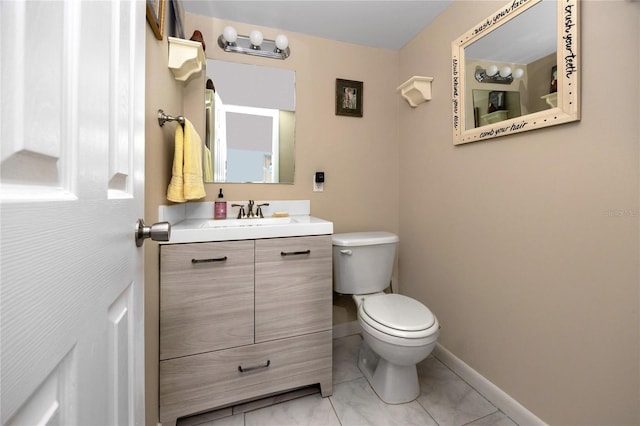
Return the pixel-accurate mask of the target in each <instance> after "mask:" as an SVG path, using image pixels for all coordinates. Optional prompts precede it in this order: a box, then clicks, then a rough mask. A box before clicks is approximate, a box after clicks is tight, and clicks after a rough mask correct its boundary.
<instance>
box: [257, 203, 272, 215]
mask: <svg viewBox="0 0 640 426" xmlns="http://www.w3.org/2000/svg"><path fill="white" fill-rule="evenodd" d="M268 205H269V203H262V204H258V210H256V216H258V217H264V215H263V214H262V206H268Z"/></svg>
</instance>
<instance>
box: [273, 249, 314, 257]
mask: <svg viewBox="0 0 640 426" xmlns="http://www.w3.org/2000/svg"><path fill="white" fill-rule="evenodd" d="M303 254H311V250H305V251H281V252H280V256H300V255H303Z"/></svg>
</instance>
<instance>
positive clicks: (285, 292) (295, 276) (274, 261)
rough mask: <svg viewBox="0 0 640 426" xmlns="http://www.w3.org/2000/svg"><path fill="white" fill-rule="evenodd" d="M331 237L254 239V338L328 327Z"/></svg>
mask: <svg viewBox="0 0 640 426" xmlns="http://www.w3.org/2000/svg"><path fill="white" fill-rule="evenodd" d="M331 256H332V251H331V236H329V235H322V236H314V237H294V238H276V239H269V240H257V241H256V294H255V297H256V300H255V304H256V311H255V316H256V330H255V333H256V334H255V339H256V343H258V342H264V341H268V340H273V339H280V338H283V337H290V336H296V335H300V334H305V333H313V332H317V331H322V330H330V329H331V313H332V308H331V306H332V295H331V274H332V269H331Z"/></svg>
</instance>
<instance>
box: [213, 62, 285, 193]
mask: <svg viewBox="0 0 640 426" xmlns="http://www.w3.org/2000/svg"><path fill="white" fill-rule="evenodd" d="M207 78H208V79H210V80H211V82H212V83H213V88H208V89H206V90H205V146H206V149H205V158H204V165H203V168H204V177H205V182H216V183H218V182H227V183H293V176H294V158H295V155H294V135H295V71H292V70H286V69H282V68H271V67H264V66H258V65H248V64H241V63H237V62H227V61H220V60H215V59H207Z"/></svg>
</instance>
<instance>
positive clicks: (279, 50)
mask: <svg viewBox="0 0 640 426" xmlns="http://www.w3.org/2000/svg"><path fill="white" fill-rule="evenodd" d="M218 46H220V48H221V49H223V50H224V51H225V52H234V53H244V54H245V55H255V56H262V57H265V58H273V59H287V58H288V57H289V55H290V54H291V50H290V49H289V39H287V36H286V35H284V34H280V35H279V36H278V37H276V39H275V40H269V39H266V38H264V37H263V36H262V33H261V32H260V31H258V30H253V31H251V33H250V34H249V36H243V35H239V34H238V32H237V31H236V29H235V28H233V27H230V26H228V27H225V28H224V30H223V31H222V34H221V35H220V37H218Z"/></svg>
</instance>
